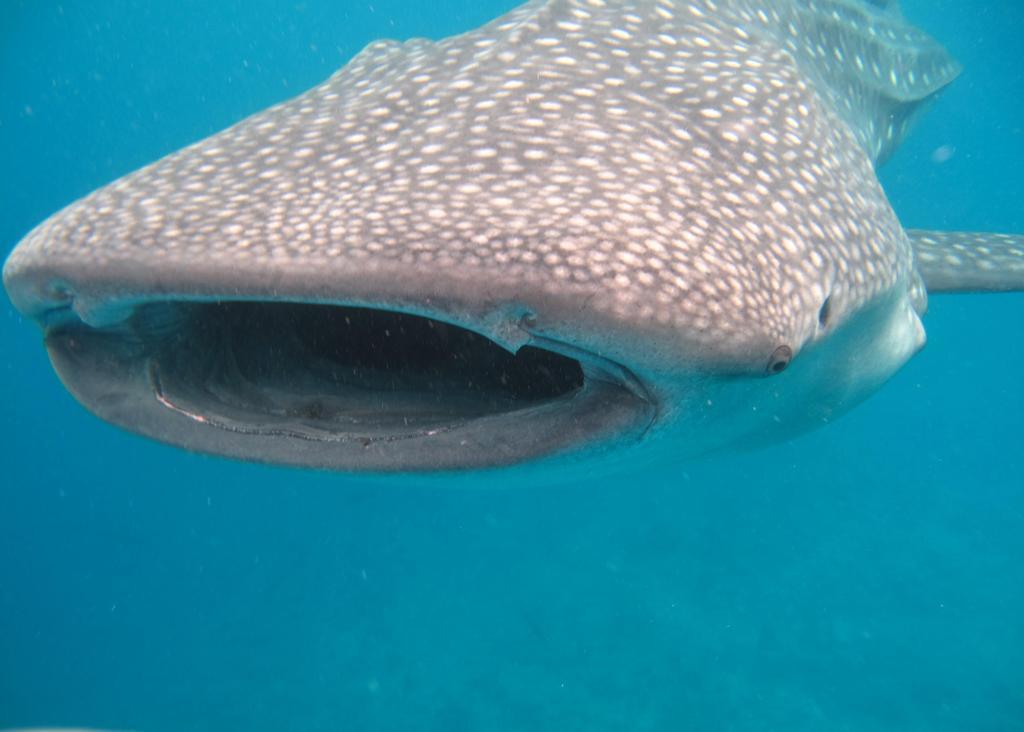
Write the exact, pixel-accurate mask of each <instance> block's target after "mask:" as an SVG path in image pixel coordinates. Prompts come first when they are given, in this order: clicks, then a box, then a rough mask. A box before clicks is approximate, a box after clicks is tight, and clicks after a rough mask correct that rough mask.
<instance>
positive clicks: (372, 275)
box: [5, 0, 953, 371]
mask: <svg viewBox="0 0 1024 732" xmlns="http://www.w3.org/2000/svg"><path fill="white" fill-rule="evenodd" d="M834 5H835V7H840V8H846V7H847V6H846V4H843V3H839V4H834ZM755 7H756V8H758V9H756V10H755V9H753V8H755ZM762 7H764V6H763V4H751V5H749V6H748V4H746V3H737V2H733V3H712V2H694V3H692V4H687V3H678V4H671V3H654V2H643V3H635V4H633V3H614V4H607V5H602V4H600V3H590V2H566V1H565V0H559V1H557V2H532V3H529V4H527V5H524V6H522V7H521V8H519V9H517V10H514V11H512V12H511V13H509V14H508V15H506V16H504V17H502V18H499V19H498V20H496V21H494V22H492V23H489V24H487V25H485V26H483V27H482V28H480V29H478V30H475V31H472V32H470V33H466V34H463V35H461V36H457V37H454V38H451V39H447V40H445V41H441V42H439V43H432V42H429V41H424V40H412V41H409V42H406V43H404V44H399V43H395V42H391V41H381V42H377V43H374V44H371V45H370V46H369V47H368V48H366V49H365V50H364V51H363V52H362V53H361V54H359V56H358V57H356V58H355V59H354V60H353V61H352V62H351V63H349V64H348V65H347V66H346V67H344V68H343V69H341V70H340V71H339V72H338V73H336V74H335V75H334V76H333V77H331V78H330V79H329V80H328V81H326V82H325V83H324V84H322V85H321V86H319V87H317V88H315V89H313V90H311V91H310V92H308V93H307V94H304V95H302V96H300V97H298V98H296V99H294V100H292V101H290V102H287V103H285V104H282V105H279V106H277V107H274V108H272V109H270V110H267V111H266V112H263V113H261V114H258V115H255V116H253V117H251V118H249V119H247V120H245V121H244V122H242V123H240V124H238V125H236V126H234V127H233V128H231V129H229V130H227V131H225V132H223V133H221V134H219V135H215V136H213V137H211V138H208V139H206V140H204V141H202V142H200V143H198V144H196V145H193V146H192V147H189V148H186V149H185V150H183V151H181V152H179V153H176V154H173V155H171V156H169V157H167V158H165V159H163V160H161V161H160V162H158V163H155V164H154V165H151V166H149V167H147V168H144V169H143V170H141V171H139V172H137V173H134V174H132V175H130V176H128V177H126V178H124V179H122V180H120V181H118V182H116V183H114V184H112V185H110V186H108V187H106V188H103V189H101V190H99V191H97V192H96V193H94V194H93V195H91V196H89V197H87V198H86V199H84V200H83V201H80V202H79V203H77V204H75V205H74V206H72V207H70V208H69V209H67V210H65V211H64V212H62V213H61V214H58V215H57V216H55V217H54V218H52V219H50V220H49V221H48V222H46V223H45V224H43V225H42V226H41V227H40V228H39V229H37V230H36V231H34V232H33V233H32V234H30V235H29V237H27V238H26V240H25V242H24V243H23V244H22V245H21V246H20V247H19V248H18V249H17V251H16V252H15V253H14V254H13V255H12V257H11V258H10V260H9V262H8V264H7V267H6V275H5V276H6V280H7V282H8V287H9V288H10V289H11V290H12V295H13V296H14V297H15V299H16V300H18V301H20V302H19V304H21V303H24V301H25V300H31V299H39V293H38V292H36V293H29V294H25V295H21V294H20V291H21V287H22V283H27V282H29V281H31V282H33V283H37V284H40V285H42V284H43V283H42V282H40V278H41V274H42V273H43V272H45V273H46V275H47V279H49V280H58V281H60V282H61V283H64V284H65V285H66V286H67V287H68V288H69V289H71V290H74V292H75V297H76V298H77V300H78V305H79V308H80V309H81V310H82V311H83V313H85V314H86V317H88V311H89V309H90V308H97V307H100V306H106V305H108V302H107V301H108V300H119V299H124V300H132V299H135V298H137V297H142V296H144V294H145V292H146V291H147V288H149V287H150V284H151V282H149V281H147V282H145V284H142V283H140V284H138V285H136V286H135V287H134V288H133V284H134V283H133V282H132V281H131V280H132V276H129V275H126V274H123V273H124V272H125V270H131V271H132V272H135V271H137V270H139V269H143V268H144V269H145V270H146V273H145V275H144V276H146V277H147V279H148V278H149V277H150V276H152V277H156V276H157V275H159V274H162V276H160V277H159V282H160V284H161V285H163V286H165V287H166V288H167V289H168V290H174V291H175V294H177V295H182V296H188V295H201V294H223V293H222V292H221V291H222V290H224V289H225V285H224V279H223V278H221V277H219V276H218V277H212V276H211V275H210V274H209V273H210V271H211V269H212V268H220V269H223V270H229V271H230V273H231V274H230V275H229V276H228V280H229V282H228V283H227V284H228V289H229V291H232V290H233V291H236V292H238V293H239V294H242V293H244V294H246V295H262V294H265V293H266V289H267V288H268V287H269V286H273V287H274V288H275V290H276V291H278V292H282V291H283V292H286V293H287V292H289V291H294V294H295V296H297V297H308V296H309V295H312V294H322V295H323V296H326V297H328V298H330V297H332V295H333V293H332V291H333V290H335V289H336V290H337V292H338V294H340V295H343V296H345V297H347V298H354V299H366V300H369V301H374V300H384V301H388V300H392V299H394V298H402V297H405V298H412V299H416V300H420V299H422V298H423V297H434V298H438V297H442V296H444V295H445V294H446V293H451V292H456V293H460V294H461V295H462V298H461V299H463V300H468V301H472V300H475V299H477V298H478V297H479V296H480V295H481V294H482V293H480V292H475V291H474V289H475V288H474V285H473V283H477V282H480V283H486V285H487V288H488V290H490V291H491V292H492V293H493V294H497V295H499V296H500V298H501V299H502V300H505V301H509V302H514V303H517V308H519V309H522V310H531V311H538V312H540V313H542V314H543V313H544V312H546V311H552V312H554V311H561V310H564V309H566V308H572V307H575V305H574V304H575V303H580V302H586V303H587V310H588V313H587V317H586V318H585V320H586V321H587V322H586V323H584V322H578V323H577V327H580V328H581V329H584V330H588V331H591V333H589V337H587V335H584V339H585V340H588V341H595V340H602V339H601V338H600V336H599V332H600V331H602V330H604V329H606V328H608V327H612V329H613V330H617V331H623V332H636V331H637V330H640V331H642V332H649V333H652V338H651V339H650V340H651V341H652V342H654V341H655V340H656V341H657V342H658V343H659V344H660V345H659V347H658V349H657V350H658V353H657V354H656V355H657V357H658V359H659V360H661V361H664V362H671V361H672V360H675V359H679V358H685V359H687V360H690V361H696V362H704V363H708V364H711V365H714V366H725V365H729V366H734V367H739V368H743V369H749V370H755V371H757V370H761V369H763V368H764V366H765V365H766V364H767V363H768V360H769V358H770V355H771V354H772V352H773V351H774V350H775V349H776V348H777V347H779V346H780V345H786V346H788V347H790V348H793V349H794V350H797V349H799V348H800V347H801V346H802V345H803V344H804V343H805V342H806V341H808V340H809V339H812V338H814V337H815V335H816V334H817V331H818V328H817V317H816V314H817V311H818V309H819V308H820V307H821V304H822V302H823V301H824V300H825V298H826V297H828V298H830V303H831V308H832V312H833V315H834V319H835V321H836V322H841V321H842V319H843V318H844V317H845V316H846V315H847V314H848V313H850V312H852V311H855V310H856V309H857V308H858V307H859V306H861V305H862V304H863V303H864V302H866V301H869V300H870V299H871V298H873V297H876V296H877V295H878V294H879V293H881V292H884V291H887V290H889V289H890V288H892V287H893V286H895V285H896V284H897V283H898V282H900V281H905V280H907V279H908V277H909V269H910V266H911V256H910V249H909V247H908V246H907V243H906V239H905V237H904V236H903V234H902V231H901V229H900V227H899V224H898V222H897V220H896V217H895V216H894V214H893V212H892V210H891V209H890V207H889V204H888V202H887V201H886V198H885V196H884V194H883V192H882V190H881V188H880V187H879V185H878V183H877V181H876V179H875V175H874V171H873V168H872V165H871V160H870V155H865V150H864V149H863V144H864V143H865V135H869V134H870V132H869V131H868V130H869V129H870V128H871V125H870V124H867V125H866V126H863V127H862V128H858V129H859V131H857V132H853V131H851V128H850V127H849V126H848V125H846V124H843V123H842V122H841V121H840V120H839V119H838V117H841V116H843V115H842V111H841V110H837V109H836V108H834V105H832V104H831V103H830V102H832V101H834V99H835V98H847V97H846V95H847V94H848V93H849V91H850V89H851V88H859V87H855V86H854V85H855V84H856V83H861V82H857V81H856V80H855V79H854V80H851V78H852V77H847V76H841V77H840V78H841V79H842V83H841V84H840V85H838V86H836V87H835V91H834V93H833V92H829V93H828V94H826V95H824V96H823V95H822V94H820V93H819V91H818V89H819V87H817V86H815V85H813V84H811V83H810V80H809V77H810V76H814V75H818V76H823V75H824V72H820V73H817V74H808V73H807V69H808V68H812V67H813V64H811V63H810V61H809V59H811V58H813V57H816V54H817V53H818V52H817V51H815V50H814V48H810V49H809V50H808V51H807V52H805V53H803V54H801V55H798V56H797V58H794V54H793V53H792V52H791V50H787V49H793V48H795V47H796V44H797V43H798V39H799V38H800V37H802V36H803V34H805V33H807V32H811V31H812V30H813V29H814V28H815V27H816V26H815V25H814V23H815V19H818V18H821V17H822V15H821V13H820V12H818V11H817V10H815V9H811V7H810V6H807V5H806V4H803V3H796V4H793V5H789V4H778V6H777V9H776V10H775V11H772V12H768V11H765V10H763V9H761V8H762ZM865 12H866V11H865ZM836 22H839V21H834V20H830V21H829V22H827V23H823V24H822V25H821V27H820V28H819V31H818V32H819V34H826V33H829V32H830V31H835V30H837V29H836V28H834V26H835V24H836ZM853 30H855V29H854V28H853V27H852V26H850V25H849V24H847V26H840V27H839V28H838V31H839V35H838V36H837V37H838V38H840V39H842V40H843V42H844V43H845V44H846V45H847V46H849V45H852V44H854V42H855V41H857V39H859V38H860V36H859V35H858V34H856V33H853V32H852V31H853ZM906 33H907V34H908V38H915V39H916V38H917V37H918V36H921V34H920V33H919V32H917V31H912V30H910V29H909V28H908V29H907V30H906ZM847 39H852V40H847ZM823 42H824V40H823ZM837 48H838V46H837ZM845 53H849V51H845ZM932 53H933V54H935V53H937V52H936V51H932ZM943 58H944V57H943ZM951 63H952V62H947V64H951ZM929 64H930V65H937V62H935V61H931V60H930V61H929ZM826 66H827V67H828V68H832V66H834V64H828V65H826ZM843 68H845V65H844V66H843ZM948 68H949V69H952V68H953V67H952V66H951V65H949V66H948ZM924 73H925V72H922V75H923V74H924ZM950 73H952V72H947V73H946V76H949V75H950ZM888 78H889V77H888V75H886V77H885V78H883V79H879V80H872V81H875V82H878V83H879V84H884V83H886V81H887V80H888ZM935 78H945V77H942V76H940V75H939V74H938V73H937V72H936V77H935ZM934 85H935V84H934V80H933V83H932V84H931V85H928V86H926V87H925V88H923V89H917V88H915V87H908V88H905V89H900V90H899V91H900V94H901V95H902V96H903V97H913V96H914V95H915V94H918V95H920V94H927V93H930V92H931V91H933V87H934ZM831 88H832V87H829V89H831ZM849 98H851V99H856V97H849ZM857 138H860V139H859V140H858V139H857ZM858 141H859V142H861V143H862V144H857V142H858ZM873 147H877V145H874V146H873ZM423 268H430V269H431V270H432V271H434V272H435V273H443V274H442V275H440V276H438V277H437V278H436V279H434V280H432V281H431V282H423V283H421V284H422V285H423V289H424V290H425V291H419V292H416V291H412V292H410V290H409V287H408V284H409V283H408V282H407V281H408V280H409V279H413V278H416V277H417V276H418V273H419V272H421V271H422V270H423ZM297 270H298V271H299V275H300V277H301V279H302V280H303V282H296V281H294V280H295V279H296V278H295V277H294V275H293V274H292V273H294V272H296V271H297ZM309 270H314V271H316V272H318V273H323V276H324V277H325V279H326V280H327V282H324V283H323V284H322V286H320V287H316V286H315V285H316V283H315V282H313V281H311V280H310V278H309V277H308V276H307V274H306V273H307V272H308V271H309ZM115 271H117V272H118V273H119V274H118V275H117V278H118V281H117V282H116V283H101V282H98V281H95V280H94V278H102V277H103V273H112V272H115ZM35 273H40V274H38V275H37V274H35ZM134 276H135V277H138V276H139V275H137V274H136V275H134ZM86 278H88V280H89V281H88V282H86V281H76V280H85V279H86ZM371 281H372V282H371ZM387 281H391V282H399V283H401V286H400V290H401V291H400V292H389V291H388V287H387V284H386V283H387ZM495 283H500V285H499V286H498V287H497V290H498V292H497V293H494V290H493V288H495ZM133 289H136V290H137V292H133ZM207 289H209V293H207V292H206V290H207ZM311 290H312V292H311ZM334 297H336V295H334ZM42 299H44V300H45V297H43V298H42ZM24 306H25V305H23V307H24ZM27 306H28V309H31V307H32V306H31V304H30V303H29V304H27ZM588 325H589V328H587V327H586V326H588ZM554 327H557V326H554ZM591 345H600V344H597V343H593V344H591Z"/></svg>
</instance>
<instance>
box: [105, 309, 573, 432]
mask: <svg viewBox="0 0 1024 732" xmlns="http://www.w3.org/2000/svg"><path fill="white" fill-rule="evenodd" d="M126 327H127V328H128V330H130V331H131V333H132V338H133V340H135V341H136V343H137V344H138V346H139V347H141V348H142V349H144V351H145V352H146V357H147V360H148V369H149V379H150V382H151V385H152V388H153V392H154V395H155V397H156V399H157V400H158V401H160V403H161V404H163V405H164V406H165V407H167V408H169V409H172V410H175V411H178V412H180V413H183V414H185V415H187V416H190V417H192V418H193V419H196V420H197V421H201V422H208V423H212V424H214V425H217V426H221V427H224V428H226V429H230V430H233V431H237V432H256V433H263V434H272V433H280V432H286V433H288V434H290V435H292V436H298V437H305V438H308V439H335V438H338V437H344V438H351V437H358V438H359V439H361V440H366V441H375V440H380V439H383V440H394V439H400V438H402V437H411V436H415V435H422V434H425V433H432V432H435V431H438V430H441V431H443V430H446V429H449V428H451V427H453V426H456V425H460V424H464V423H466V422H467V421H470V420H474V419H479V418H482V417H488V416H495V415H500V414H505V413H509V412H515V411H518V410H522V409H529V408H533V407H538V406H541V405H544V404H547V403H551V402H555V401H558V400H560V399H562V398H565V397H568V396H570V395H572V394H573V393H574V392H576V391H577V390H579V389H580V388H581V387H582V386H583V383H584V375H583V369H582V367H581V365H580V363H579V362H578V361H576V360H574V359H571V358H567V357H565V356H562V355H559V354H557V353H553V352H551V351H547V350H543V349H540V348H535V347H532V346H524V347H522V348H521V349H520V350H519V352H518V353H516V354H512V353H509V352H508V351H506V350H505V349H503V348H501V347H500V346H498V345H497V344H496V343H494V342H493V341H491V340H490V339H488V338H486V337H484V336H481V335H479V334H477V333H474V332H472V331H469V330H466V329H464V328H461V327H458V326H455V325H451V324H447V323H442V322H440V321H437V320H432V319H430V318H426V317H421V316H417V315H410V314H406V313H397V312H391V311H385V310H376V309H371V308H359V307H343V306H334V305H316V304H305V303H281V302H210V303H181V302H173V303H151V304H147V305H143V306H140V307H139V308H138V309H137V310H136V312H135V314H134V315H133V316H132V318H131V320H130V321H129V322H128V324H126ZM122 334H123V331H122Z"/></svg>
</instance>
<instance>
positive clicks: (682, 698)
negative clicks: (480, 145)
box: [0, 0, 1024, 732]
mask: <svg viewBox="0 0 1024 732" xmlns="http://www.w3.org/2000/svg"><path fill="white" fill-rule="evenodd" d="M903 5H904V8H905V11H906V13H907V14H908V15H909V16H910V17H911V18H913V19H914V20H915V21H916V22H917V23H919V24H920V25H922V26H924V27H925V28H927V29H928V30H930V31H931V32H932V33H933V34H934V35H936V36H937V37H939V38H940V39H941V40H942V41H943V42H945V43H946V44H947V46H948V47H949V48H950V49H951V50H952V51H953V52H954V54H955V55H956V56H957V57H958V58H959V59H960V60H961V61H962V62H963V64H964V66H965V68H966V71H965V74H964V76H963V77H962V78H961V79H960V80H959V81H957V82H956V83H955V85H954V86H953V87H952V88H951V89H950V90H949V91H948V93H947V94H945V96H944V97H943V98H942V100H941V101H940V102H939V103H938V104H937V105H936V106H935V108H934V109H932V110H931V111H930V112H929V114H928V115H927V116H926V117H925V118H924V119H923V120H922V122H921V123H920V124H919V126H918V128H917V130H916V132H915V133H914V135H913V136H912V137H911V139H910V140H909V141H908V142H907V144H906V145H905V146H904V147H903V148H902V149H901V151H900V152H899V153H898V154H897V156H896V157H895V159H894V160H893V161H892V162H890V163H889V165H888V166H887V167H886V168H885V170H884V174H883V182H884V184H885V186H886V189H887V191H888V192H889V194H890V196H891V199H892V201H893V204H894V206H895V207H896V209H897V211H898V212H899V214H900V216H901V218H902V220H903V221H904V223H905V224H907V225H908V226H920V227H931V228H963V229H989V230H1003V231H1014V232H1024V175H1022V174H1021V173H1022V169H1024V121H1022V119H1024V115H1022V113H1024V55H1022V54H1021V53H1020V38H1021V34H1022V31H1024V5H1022V4H1021V3H1020V2H1019V0H989V1H988V2H977V3H975V2H971V3H965V2H962V1H960V0H956V1H954V0H947V1H944V2H932V1H930V0H904V3H903ZM507 7H509V3H507V2H491V1H490V0H488V1H485V2H481V0H445V2H444V4H440V5H439V4H436V3H427V2H422V0H375V2H374V3H373V4H372V5H371V4H368V3H365V2H332V1H330V0H303V1H301V2H295V1H292V2H286V3H281V2H270V1H269V0H218V2H212V3H211V2H209V1H208V0H203V1H202V2H200V1H199V0H154V2H151V3H136V2H129V0H103V2H97V1H95V0H89V1H85V0H79V1H70V2H63V3H53V2H47V1H44V0H5V1H4V2H3V3H2V8H0V172H2V175H0V242H2V246H3V248H4V249H5V250H6V249H7V248H9V247H11V246H13V245H14V243H15V242H16V241H17V240H18V238H19V237H20V236H21V235H22V234H24V233H25V232H26V231H27V230H28V229H29V228H30V227H31V226H32V225H33V224H35V223H37V222H38V221H39V220H41V219H42V218H44V217H45V216H46V215H48V214H49V213H52V212H53V211H54V210H56V209H57V208H59V207H60V206H63V205H65V204H66V203H69V202H70V201H72V200H73V199H75V198H76V197H78V196H80V195H82V194H85V193H87V192H88V191H90V190H92V189H93V188H95V187H97V186H99V185H101V184H103V183H106V182H108V181H109V180H111V179H113V178H114V177H116V176H118V175H120V174H123V173H126V172H128V171H129V170H131V169H133V168H135V167H137V166H139V165H141V164H143V163H145V162H148V161H150V160H152V159H154V158H156V157H157V156H159V155H162V154H164V153H166V152H169V151H171V150H173V149H175V148H177V147H179V146H181V145H183V144H185V143H188V142H190V141H193V140H195V139H198V138H200V137H203V136H205V135H207V134H210V133H212V132H214V131H216V130H218V129H220V128H222V127H224V126H226V125H227V124H229V123H231V122H232V121H234V120H236V119H238V118H240V117H241V116H244V115H245V114H248V113H251V112H254V111H256V110H259V109H261V108H262V107H265V106H266V105H268V104H270V103H272V102H275V101H278V100H280V99H282V98H285V97H287V96H290V95H293V94H295V93H298V92H300V91H302V90H304V89H305V88H307V87H309V86H311V85H313V84H314V83H316V82H318V81H320V80H322V79H323V78H324V77H325V76H327V75H328V74H329V73H330V72H331V71H333V70H334V69H335V68H336V67H338V66H339V65H340V64H341V63H343V62H344V61H345V60H346V59H348V58H349V57H351V56H352V55H353V54H354V53H356V52H357V51H358V50H359V49H360V48H361V47H362V46H363V45H364V44H365V43H367V42H368V41H370V40H371V39H373V38H376V37H379V36H382V35H389V36H397V37H407V36H410V35H426V36H432V37H438V36H442V35H446V34H450V33H452V32H457V31H459V30H463V29H466V28H469V27H472V26H474V25H477V24H479V23H481V22H482V21H484V20H486V19H488V18H489V17H491V16H493V15H495V14H497V13H498V12H500V11H502V10H504V9H506V8H507ZM943 146H947V147H946V148H945V149H946V150H950V149H954V148H955V154H954V155H953V156H952V158H951V159H950V160H948V161H947V162H944V163H938V162H935V160H934V159H933V152H934V151H935V150H937V149H939V148H942V147H943ZM0 309H2V310H0V344H2V345H0V370H2V378H0V407H2V408H0V451H2V452H0V455H2V457H3V467H2V473H0V475H2V479H0V727H7V726H22V725H76V726H79V725H81V726H93V727H112V728H121V729H127V728H131V729H140V730H149V731H151V732H161V731H164V730H166V731H167V732H171V731H172V730H173V731H181V730H196V731H198V730H268V731H269V730H328V729H330V730H334V729H345V730H363V729H365V730H371V729H372V730H413V729H415V730H445V731H449V730H453V731H457V730H560V731H562V730H735V731H744V732H745V731H754V730H786V731H787V732H788V731H791V730H857V731H860V730H879V731H880V730H911V731H916V730H950V731H954V730H956V731H960V730H984V731H989V732H996V731H1000V732H1003V731H1008V730H1024V456H1022V453H1024V451H1022V444H1024V440H1022V437H1024V386H1022V384H1021V374H1022V367H1021V364H1022V363H1024V337H1022V336H1024V296H1021V295H1007V296H985V297H982V296H959V297H935V298H933V300H932V304H931V310H930V312H929V314H928V316H927V318H926V321H925V324H926V327H927V329H928V333H929V345H928V347H927V348H926V349H925V350H924V351H923V352H922V353H921V354H920V355H919V356H917V357H916V358H915V359H914V360H913V361H912V362H911V363H910V364H909V365H908V366H907V367H906V368H905V369H904V370H903V371H902V372H900V373H899V374H898V375H897V376H896V377H895V378H894V379H893V380H892V381H891V382H890V383H889V384H888V385H887V386H886V387H885V388H884V389H883V390H882V391H881V392H880V393H879V394H877V395H876V396H875V397H873V398H872V399H870V400H869V401H868V402H867V403H866V404H864V405H863V406H861V407H859V408H858V409H857V410H855V411H854V412H853V413H851V414H850V415H849V416H847V417H845V418H844V419H842V420H840V421H839V422H838V423H836V424H834V425H832V426H830V427H828V428H827V429H824V430H821V431H819V432H816V433H813V434H811V435H808V436H806V437H803V438H800V439H798V440H795V441H793V442H790V443H787V444H784V445H781V446H777V447H775V448H772V449H769V450H765V451H762V452H757V453H752V454H744V455H739V456H736V455H728V456H722V457H720V458H716V459H714V460H708V461H701V462H696V463H692V464H687V465H683V466H680V467H679V468H678V469H676V470H673V471H671V472H663V473H656V472H647V473H639V474H637V475H635V476H631V477H630V478H629V480H626V481H620V482H611V481H607V482H597V481H594V482H586V483H583V482H581V483H578V484H572V485H564V486H560V487H552V486H547V487H544V488H543V489H541V488H537V487H532V486H530V485H514V484H511V481H510V480H508V479H506V478H503V477H502V476H501V475H500V474H498V475H491V476H488V477H487V478H486V480H481V485H480V486H479V487H478V488H477V487H472V488H470V487H466V486H461V487H458V488H455V487H450V486H445V485H442V484H437V483H434V484H432V485H429V486H410V485H401V484H394V483H392V484H390V485H385V486H381V485H379V484H372V483H368V482H366V481H362V480H359V479H355V478H351V477H346V476H343V475H332V474H322V473H313V472H303V471H295V470H283V469H275V468H269V467H261V466H253V465H246V464H241V463H235V462H230V461H225V460H220V459H215V458H209V457H203V456H197V455H191V454H188V453H185V452H182V451H179V450H176V449H173V448H168V447H164V446H161V445H157V444H155V443H152V442H149V441H146V440H143V439H140V438H137V437H134V436H131V435H129V434H126V433H123V432H121V431H119V430H117V429H115V428H112V427H109V426H107V425H105V424H103V423H101V422H99V421H98V420H97V419H95V418H93V417H91V416H90V415H88V414H87V413H86V412H85V411H84V410H83V409H81V408H80V407H79V406H78V405H77V404H76V403H75V402H74V401H73V399H72V398H71V397H70V396H69V395H68V394H67V393H66V392H65V391H64V390H63V389H62V388H61V386H60V385H59V383H58V381H57V379H56V377H55V376H54V375H53V373H52V370H51V369H50V367H49V364H48V362H47V359H46V356H45V353H44V351H43V348H42V347H41V344H40V336H39V333H38V331H37V329H36V328H35V327H34V325H32V324H31V323H28V322H25V321H23V320H22V319H21V318H20V316H18V315H17V314H16V313H15V312H14V311H13V309H12V308H11V306H10V305H9V303H7V301H6V299H5V298H0Z"/></svg>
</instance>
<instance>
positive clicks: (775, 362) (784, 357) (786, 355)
mask: <svg viewBox="0 0 1024 732" xmlns="http://www.w3.org/2000/svg"><path fill="white" fill-rule="evenodd" d="M792 360H793V349H792V348H790V347H789V346H779V347H778V348H776V349H775V350H774V351H772V356H771V358H770V359H769V361H768V373H769V374H781V373H782V372H783V371H785V370H786V367H787V366H789V362H790V361H792Z"/></svg>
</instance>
